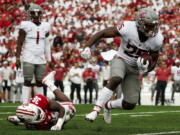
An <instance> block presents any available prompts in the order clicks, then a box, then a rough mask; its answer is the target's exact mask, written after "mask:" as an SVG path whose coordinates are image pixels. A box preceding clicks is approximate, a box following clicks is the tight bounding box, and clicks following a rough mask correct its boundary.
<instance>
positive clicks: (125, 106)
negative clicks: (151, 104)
mask: <svg viewBox="0 0 180 135" xmlns="http://www.w3.org/2000/svg"><path fill="white" fill-rule="evenodd" d="M135 106H136V104H130V103H128V102H126V101H124V100H123V101H122V108H123V109H124V110H132V109H134V108H135Z"/></svg>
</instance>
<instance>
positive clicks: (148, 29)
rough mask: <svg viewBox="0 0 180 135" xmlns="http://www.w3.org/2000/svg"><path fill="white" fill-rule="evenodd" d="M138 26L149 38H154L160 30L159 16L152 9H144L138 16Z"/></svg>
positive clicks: (136, 19)
mask: <svg viewBox="0 0 180 135" xmlns="http://www.w3.org/2000/svg"><path fill="white" fill-rule="evenodd" d="M135 21H136V25H137V28H138V30H139V31H141V32H142V33H144V34H145V36H147V37H153V36H155V35H156V34H157V32H158V29H159V17H158V14H157V13H156V12H155V11H154V10H153V9H151V8H142V9H140V10H139V11H138V12H137V14H136V18H135Z"/></svg>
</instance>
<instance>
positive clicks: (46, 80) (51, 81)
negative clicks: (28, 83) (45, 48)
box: [42, 71, 56, 87]
mask: <svg viewBox="0 0 180 135" xmlns="http://www.w3.org/2000/svg"><path fill="white" fill-rule="evenodd" d="M55 74H56V71H52V72H50V73H49V74H48V75H47V76H45V77H44V79H43V80H42V83H43V84H45V85H47V86H48V87H50V86H51V85H52V84H54V76H55Z"/></svg>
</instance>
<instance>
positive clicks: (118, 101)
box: [105, 98, 123, 109]
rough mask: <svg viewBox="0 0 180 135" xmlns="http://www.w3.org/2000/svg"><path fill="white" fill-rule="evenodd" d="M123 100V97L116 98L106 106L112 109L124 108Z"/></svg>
mask: <svg viewBox="0 0 180 135" xmlns="http://www.w3.org/2000/svg"><path fill="white" fill-rule="evenodd" d="M122 101H123V98H120V99H116V100H110V101H108V102H107V103H106V105H105V107H106V108H107V109H112V108H115V109H122Z"/></svg>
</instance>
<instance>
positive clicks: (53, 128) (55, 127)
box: [51, 125, 62, 130]
mask: <svg viewBox="0 0 180 135" xmlns="http://www.w3.org/2000/svg"><path fill="white" fill-rule="evenodd" d="M61 129H62V126H59V125H55V126H52V127H51V130H61Z"/></svg>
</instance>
